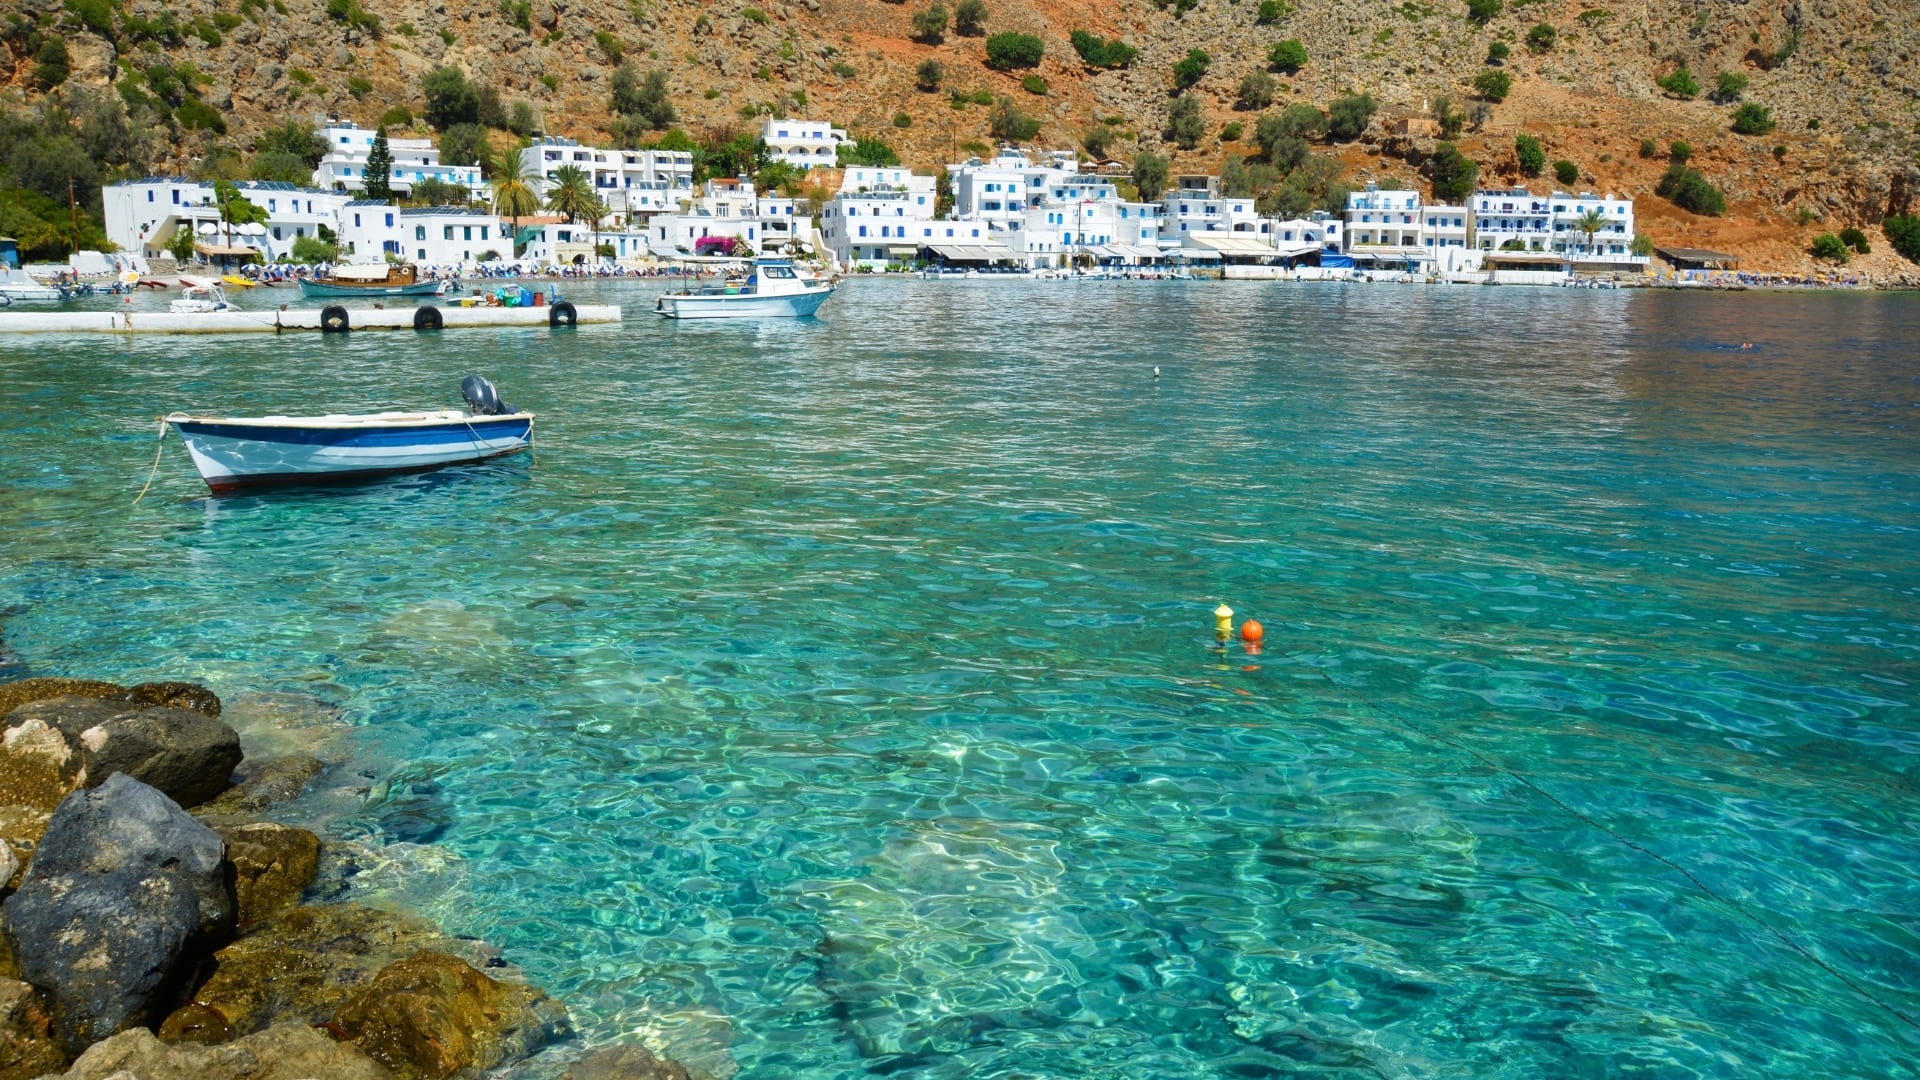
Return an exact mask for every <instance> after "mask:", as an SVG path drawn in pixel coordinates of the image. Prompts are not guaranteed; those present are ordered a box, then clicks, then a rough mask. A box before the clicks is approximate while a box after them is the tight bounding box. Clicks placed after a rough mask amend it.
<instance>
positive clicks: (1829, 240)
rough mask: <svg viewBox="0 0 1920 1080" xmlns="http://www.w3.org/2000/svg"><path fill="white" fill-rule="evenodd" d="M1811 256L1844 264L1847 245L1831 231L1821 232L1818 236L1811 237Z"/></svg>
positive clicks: (1845, 262)
mask: <svg viewBox="0 0 1920 1080" xmlns="http://www.w3.org/2000/svg"><path fill="white" fill-rule="evenodd" d="M1813 257H1814V258H1816V259H1826V260H1829V261H1831V262H1836V263H1839V264H1840V265H1841V266H1845V265H1846V264H1847V245H1846V244H1845V243H1843V242H1841V240H1840V238H1839V237H1837V236H1835V235H1833V234H1832V233H1821V234H1820V235H1819V236H1816V237H1814V238H1813Z"/></svg>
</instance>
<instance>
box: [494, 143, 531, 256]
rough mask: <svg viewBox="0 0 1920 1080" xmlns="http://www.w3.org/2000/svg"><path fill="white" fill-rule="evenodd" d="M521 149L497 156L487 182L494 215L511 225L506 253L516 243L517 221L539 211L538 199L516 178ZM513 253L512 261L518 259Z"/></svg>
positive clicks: (524, 183) (523, 148) (525, 183)
mask: <svg viewBox="0 0 1920 1080" xmlns="http://www.w3.org/2000/svg"><path fill="white" fill-rule="evenodd" d="M525 149H526V148H525V147H521V148H519V149H515V150H509V151H507V152H506V153H504V154H501V155H500V160H499V161H498V162H497V163H496V167H495V170H494V174H493V179H492V180H491V181H490V183H491V185H492V187H493V212H494V214H496V215H497V216H499V217H503V218H507V219H509V220H511V221H512V222H513V231H514V235H513V236H510V237H508V238H507V243H508V246H509V250H511V247H512V245H514V244H517V243H518V242H519V232H520V219H521V218H523V217H526V216H527V215H528V214H532V213H536V212H538V211H539V209H540V197H539V196H538V195H535V194H534V193H533V189H532V188H530V187H528V186H527V182H526V181H525V180H522V179H521V178H520V155H521V154H522V153H524V152H525ZM513 254H514V257H515V258H518V257H519V253H518V252H514V253H513Z"/></svg>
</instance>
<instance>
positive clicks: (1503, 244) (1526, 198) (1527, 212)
mask: <svg viewBox="0 0 1920 1080" xmlns="http://www.w3.org/2000/svg"><path fill="white" fill-rule="evenodd" d="M1473 239H1474V244H1475V246H1477V247H1478V248H1479V249H1480V250H1481V251H1482V252H1487V251H1541V252H1545V251H1551V250H1552V249H1553V207H1552V203H1551V202H1550V201H1549V200H1548V199H1547V198H1546V197H1545V196H1543V195H1535V194H1534V193H1533V192H1531V191H1528V190H1527V189H1526V188H1495V189H1489V190H1483V191H1476V192H1474V193H1473Z"/></svg>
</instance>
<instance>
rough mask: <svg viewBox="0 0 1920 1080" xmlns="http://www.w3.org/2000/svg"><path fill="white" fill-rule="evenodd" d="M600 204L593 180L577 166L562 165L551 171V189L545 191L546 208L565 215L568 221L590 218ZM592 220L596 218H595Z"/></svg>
mask: <svg viewBox="0 0 1920 1080" xmlns="http://www.w3.org/2000/svg"><path fill="white" fill-rule="evenodd" d="M599 204H600V196H599V195H597V194H595V193H594V190H593V181H591V180H589V179H587V174H586V173H585V172H584V171H582V170H581V169H580V168H578V167H577V166H573V165H562V166H560V167H559V168H558V169H555V170H554V171H553V189H552V190H551V191H548V192H547V209H549V210H552V211H554V212H556V213H560V214H565V215H567V220H568V221H569V222H577V221H579V220H580V219H581V218H583V217H584V218H592V217H593V212H594V209H595V208H596V207H597V206H598V205H599ZM594 220H598V219H597V218H595V219H594Z"/></svg>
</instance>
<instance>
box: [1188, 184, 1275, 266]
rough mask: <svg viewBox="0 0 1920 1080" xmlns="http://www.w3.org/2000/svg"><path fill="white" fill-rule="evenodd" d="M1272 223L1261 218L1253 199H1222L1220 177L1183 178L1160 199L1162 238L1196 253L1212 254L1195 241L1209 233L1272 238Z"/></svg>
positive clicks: (1235, 197)
mask: <svg viewBox="0 0 1920 1080" xmlns="http://www.w3.org/2000/svg"><path fill="white" fill-rule="evenodd" d="M1272 231H1273V222H1272V221H1271V220H1269V219H1266V218H1263V217H1261V216H1260V213H1259V211H1258V210H1256V209H1255V208H1254V204H1253V198H1252V197H1251V196H1246V195H1241V196H1231V195H1223V194H1221V191H1220V178H1219V177H1217V176H1199V175H1192V176H1181V177H1178V178H1177V179H1176V180H1175V183H1174V186H1173V188H1172V189H1170V190H1169V191H1167V193H1166V194H1164V195H1162V196H1161V197H1160V238H1161V241H1162V246H1165V245H1166V243H1167V242H1169V241H1171V242H1175V243H1178V244H1179V245H1180V246H1181V247H1184V248H1187V249H1189V251H1194V250H1202V251H1204V250H1209V249H1208V248H1207V247H1206V246H1205V245H1201V244H1198V243H1196V242H1195V241H1196V240H1197V239H1198V238H1199V237H1200V236H1201V235H1204V234H1207V233H1241V234H1247V235H1249V236H1254V237H1270V234H1271V233H1272Z"/></svg>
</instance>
